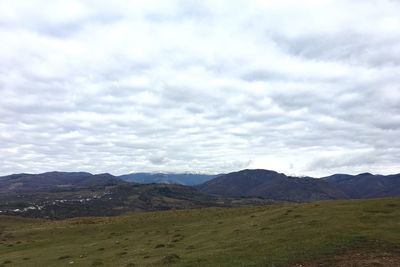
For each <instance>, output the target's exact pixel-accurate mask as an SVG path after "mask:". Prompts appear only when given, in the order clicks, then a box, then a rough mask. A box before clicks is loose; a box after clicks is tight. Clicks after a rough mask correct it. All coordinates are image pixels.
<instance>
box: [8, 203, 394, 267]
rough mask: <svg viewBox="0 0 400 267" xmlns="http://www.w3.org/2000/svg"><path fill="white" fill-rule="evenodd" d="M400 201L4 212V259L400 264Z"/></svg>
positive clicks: (308, 266) (18, 262)
mask: <svg viewBox="0 0 400 267" xmlns="http://www.w3.org/2000/svg"><path fill="white" fill-rule="evenodd" d="M399 221H400V199H398V198H397V199H378V200H352V201H348V200H346V201H323V202H314V203H307V204H304V203H303V204H277V205H267V206H259V207H245V208H230V209H226V208H207V209H194V210H184V211H161V212H148V213H135V214H131V215H126V216H118V217H104V218H103V217H101V218H76V219H69V220H62V221H50V220H42V219H28V218H16V217H7V216H0V238H1V239H0V259H1V260H0V265H3V266H49V267H52V266H122V267H131V266H221V267H224V266H229V267H236V266H275V267H279V266H282V267H284V266H286V267H289V266H292V267H294V266H297V267H299V266H304V267H314V266H325V267H328V266H329V267H332V266H341V267H350V266H352V267H356V266H357V267H361V266H362V267H372V266H387V267H394V266H399V265H400V225H399Z"/></svg>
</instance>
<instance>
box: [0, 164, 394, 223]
mask: <svg viewBox="0 0 400 267" xmlns="http://www.w3.org/2000/svg"><path fill="white" fill-rule="evenodd" d="M185 179H186V180H185ZM202 180H206V181H205V182H203V183H201V184H197V183H199V181H202ZM132 181H134V182H132ZM143 183H144V184H143ZM177 183H186V184H197V185H194V186H187V185H181V184H177ZM382 197H400V174H394V175H386V176H385V175H373V174H370V173H362V174H358V175H348V174H335V175H331V176H327V177H322V178H312V177H292V176H287V175H285V174H283V173H278V172H275V171H271V170H262V169H258V170H241V171H238V172H232V173H228V174H221V175H218V176H212V175H200V174H161V173H159V174H149V173H139V174H130V175H124V176H120V177H116V176H113V175H111V174H108V173H103V174H91V173H87V172H47V173H42V174H13V175H8V176H2V177H0V214H8V215H22V216H29V217H46V218H56V219H59V218H68V217H79V216H105V215H119V214H123V213H126V212H135V211H153V210H166V209H188V208H201V207H235V206H246V205H258V204H267V203H273V202H276V201H290V202H310V201H317V200H336V199H362V198H382Z"/></svg>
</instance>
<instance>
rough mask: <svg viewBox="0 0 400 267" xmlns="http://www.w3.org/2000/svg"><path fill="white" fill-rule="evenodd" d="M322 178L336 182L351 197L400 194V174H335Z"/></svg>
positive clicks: (393, 195) (376, 196)
mask: <svg viewBox="0 0 400 267" xmlns="http://www.w3.org/2000/svg"><path fill="white" fill-rule="evenodd" d="M322 179H323V180H326V181H328V182H330V183H332V184H334V185H335V186H336V187H338V188H339V189H340V190H342V191H343V192H344V193H345V194H346V195H347V196H348V197H349V198H378V197H395V196H400V174H394V175H387V176H385V175H373V174H371V173H361V174H359V175H348V174H335V175H332V176H328V177H324V178H322Z"/></svg>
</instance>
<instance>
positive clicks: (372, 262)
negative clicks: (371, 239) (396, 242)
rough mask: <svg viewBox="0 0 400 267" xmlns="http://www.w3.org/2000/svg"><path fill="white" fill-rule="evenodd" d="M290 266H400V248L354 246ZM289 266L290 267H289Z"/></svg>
mask: <svg viewBox="0 0 400 267" xmlns="http://www.w3.org/2000/svg"><path fill="white" fill-rule="evenodd" d="M289 266H290V267H317V266H318V267H379V266H384V267H399V266H400V249H399V248H387V249H383V248H375V249H371V248H361V247H360V248H352V249H348V250H345V251H344V252H342V253H340V254H338V255H334V256H331V257H325V258H321V259H317V260H313V261H308V262H303V263H297V264H293V265H289ZM289 266H288V267H289Z"/></svg>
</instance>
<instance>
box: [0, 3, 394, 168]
mask: <svg viewBox="0 0 400 267" xmlns="http://www.w3.org/2000/svg"><path fill="white" fill-rule="evenodd" d="M399 10H400V1H396V0H392V1H389V0H375V1H373V0H349V1H341V0H335V1H329V0H313V1H312V0H302V1H294V0H293V1H285V0H259V1H257V0H252V1H247V0H243V1H232V0H226V1H215V0H209V1H203V0H202V1H188V0H182V1H162V0H158V1H149V0H146V1H128V0H113V1H109V0H85V1H84V0H82V1H74V0H51V1H49V0H46V1H44V0H43V1H41V0H30V1H26V0H13V1H8V0H0V40H1V41H0V174H4V175H5V174H10V173H19V172H30V173H32V172H44V171H51V170H60V171H78V170H79V171H90V172H94V173H99V172H110V173H112V174H123V173H129V172H136V171H170V172H181V171H194V172H204V173H221V172H229V171H236V170H240V169H243V168H266V169H273V170H277V171H281V172H285V173H287V174H296V175H313V176H323V175H327V174H332V173H339V172H347V173H359V172H366V171H369V172H373V173H384V174H386V173H398V172H400V165H399V163H400V16H399Z"/></svg>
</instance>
